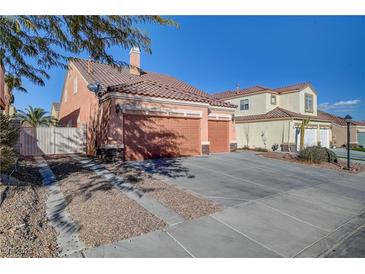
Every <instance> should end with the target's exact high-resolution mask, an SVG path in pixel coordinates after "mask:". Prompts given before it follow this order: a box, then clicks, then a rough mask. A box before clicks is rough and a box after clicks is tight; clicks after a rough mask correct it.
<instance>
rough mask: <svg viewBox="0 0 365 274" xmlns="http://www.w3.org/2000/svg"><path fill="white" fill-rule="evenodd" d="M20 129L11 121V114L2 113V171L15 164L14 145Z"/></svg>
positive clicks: (0, 145) (0, 164) (0, 124)
mask: <svg viewBox="0 0 365 274" xmlns="http://www.w3.org/2000/svg"><path fill="white" fill-rule="evenodd" d="M18 134H19V130H18V128H16V127H15V126H14V125H13V124H12V123H11V121H10V118H9V116H7V115H5V114H3V113H0V172H1V173H3V172H6V171H7V170H8V169H9V168H10V167H11V166H13V165H14V164H15V161H16V153H15V151H14V145H15V144H16V142H17V140H18Z"/></svg>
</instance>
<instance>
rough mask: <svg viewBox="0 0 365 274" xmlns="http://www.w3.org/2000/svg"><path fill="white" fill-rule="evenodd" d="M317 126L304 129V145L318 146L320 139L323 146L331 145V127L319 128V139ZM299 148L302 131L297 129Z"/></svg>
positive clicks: (298, 146) (298, 147)
mask: <svg viewBox="0 0 365 274" xmlns="http://www.w3.org/2000/svg"><path fill="white" fill-rule="evenodd" d="M317 133H318V129H317V128H306V129H305V131H304V147H311V146H316V145H317V144H318V141H319V142H320V144H321V146H322V147H327V148H329V147H330V129H329V128H320V129H319V140H318V138H317V136H318V135H317ZM297 134H298V135H297V149H298V150H299V149H300V144H299V143H300V137H299V136H300V132H299V131H297Z"/></svg>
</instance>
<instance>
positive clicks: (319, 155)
mask: <svg viewBox="0 0 365 274" xmlns="http://www.w3.org/2000/svg"><path fill="white" fill-rule="evenodd" d="M299 159H301V160H303V161H306V162H309V163H315V164H320V163H321V162H329V163H337V157H336V154H335V153H334V152H333V151H332V150H329V149H327V148H325V147H321V146H313V147H307V148H305V149H302V150H301V151H300V152H299Z"/></svg>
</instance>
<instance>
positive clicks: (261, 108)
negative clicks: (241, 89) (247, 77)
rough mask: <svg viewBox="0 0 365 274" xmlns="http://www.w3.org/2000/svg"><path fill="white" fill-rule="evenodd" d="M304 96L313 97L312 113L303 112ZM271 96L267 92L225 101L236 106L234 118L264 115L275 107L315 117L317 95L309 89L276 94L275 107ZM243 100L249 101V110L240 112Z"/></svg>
mask: <svg viewBox="0 0 365 274" xmlns="http://www.w3.org/2000/svg"><path fill="white" fill-rule="evenodd" d="M305 94H311V95H312V96H313V112H305V105H304V98H305ZM271 95H275V94H272V93H268V92H267V93H259V94H251V95H247V96H241V97H237V98H232V99H227V100H225V101H226V102H229V103H231V104H233V105H236V106H238V107H237V108H236V111H235V115H236V116H246V115H257V114H264V113H267V112H269V111H271V110H273V109H274V108H276V107H281V108H283V109H287V110H290V111H293V112H297V113H301V114H304V115H308V116H316V115H317V95H316V93H315V92H314V91H313V90H312V89H311V88H310V87H307V88H305V89H303V90H302V91H298V92H289V93H283V94H280V95H278V94H277V95H276V105H273V104H271ZM245 99H248V100H249V105H250V108H249V109H248V110H240V101H241V100H245Z"/></svg>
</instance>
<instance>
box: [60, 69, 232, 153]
mask: <svg viewBox="0 0 365 274" xmlns="http://www.w3.org/2000/svg"><path fill="white" fill-rule="evenodd" d="M75 78H77V93H74V79H75ZM87 85H88V83H87V82H86V80H85V79H84V78H83V77H82V76H81V74H80V73H79V72H78V71H77V69H76V68H75V67H74V66H73V65H72V64H71V65H70V69H69V71H68V74H67V75H66V78H65V83H64V89H63V93H62V98H61V102H60V113H59V119H60V124H61V125H63V126H68V125H69V126H81V125H84V126H86V127H87V132H88V134H87V138H88V140H87V153H88V154H94V153H95V147H98V146H100V145H122V144H123V114H121V113H119V114H117V113H116V105H117V104H120V105H121V106H123V107H126V106H128V107H135V108H144V109H169V110H174V109H176V110H185V111H187V112H189V111H192V112H197V111H198V112H201V114H202V117H201V118H199V119H200V123H201V124H200V130H201V132H200V136H201V143H202V144H206V143H207V142H208V107H209V106H208V105H204V104H194V103H192V104H190V103H188V102H178V101H172V100H164V99H156V98H147V99H138V98H137V97H132V98H128V99H125V98H115V97H113V96H112V95H110V94H109V95H108V97H105V98H103V99H102V100H101V102H100V105H99V99H98V98H97V97H96V96H95V95H94V94H93V93H91V92H90V91H89V90H88V89H87ZM66 91H67V100H66V101H65V96H66V94H65V93H66ZM156 100H157V101H158V102H156ZM214 112H217V113H221V114H226V115H227V114H229V115H230V114H232V113H233V112H232V111H227V110H223V109H222V110H214ZM151 115H153V114H152V113H151ZM229 125H230V130H229V136H230V141H231V142H235V141H236V137H235V127H234V123H233V122H232V121H231V119H230V123H229Z"/></svg>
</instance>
